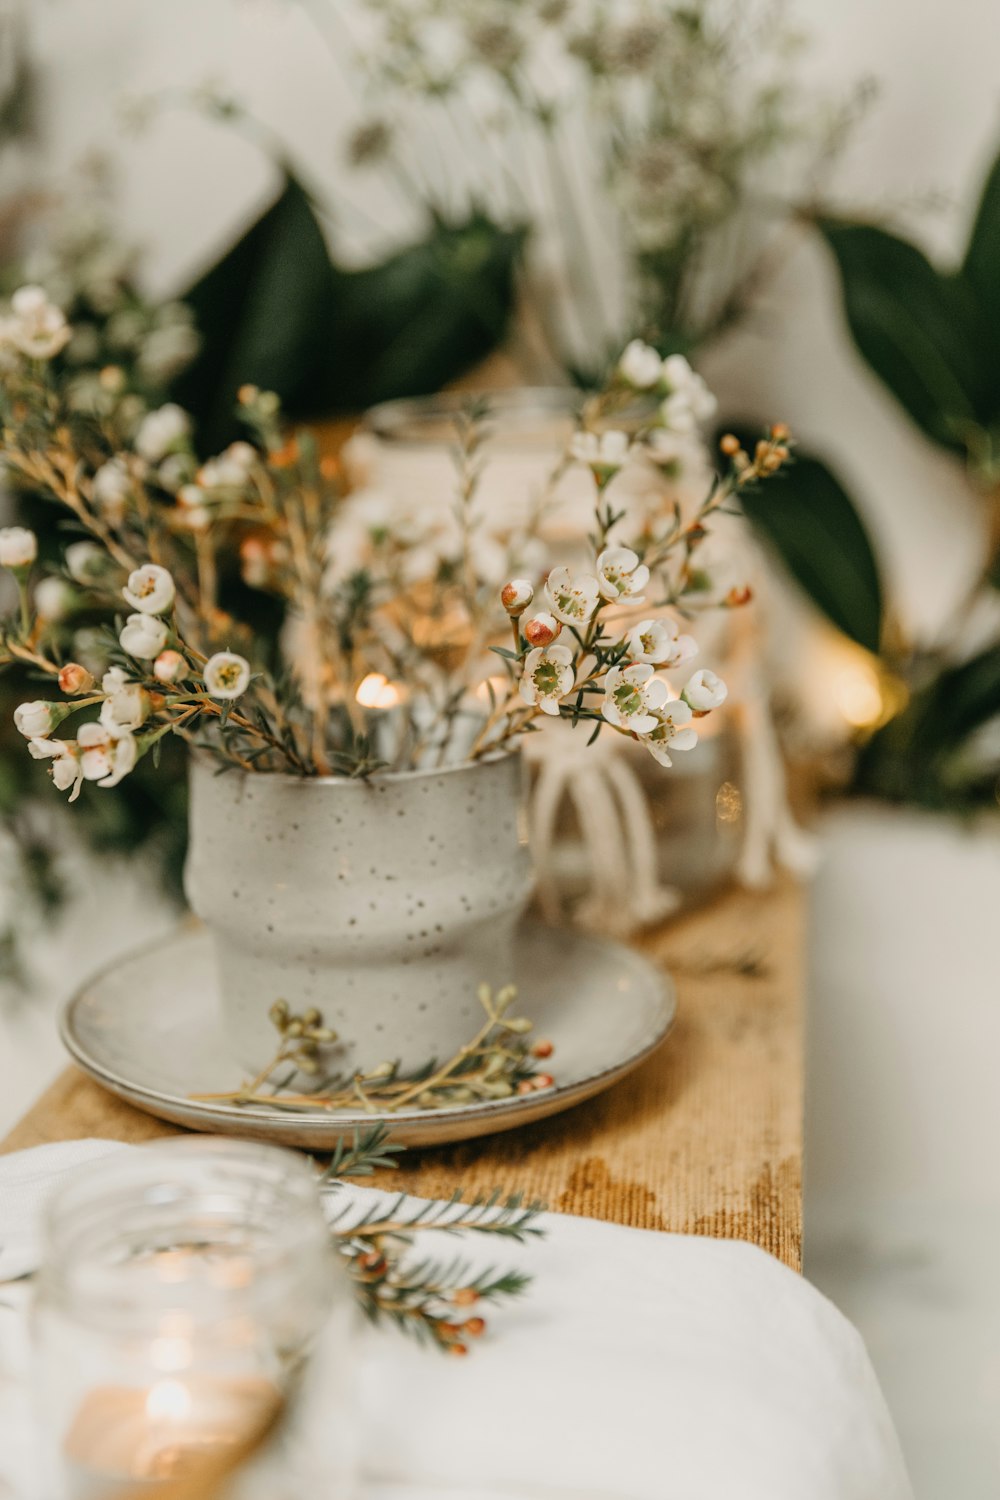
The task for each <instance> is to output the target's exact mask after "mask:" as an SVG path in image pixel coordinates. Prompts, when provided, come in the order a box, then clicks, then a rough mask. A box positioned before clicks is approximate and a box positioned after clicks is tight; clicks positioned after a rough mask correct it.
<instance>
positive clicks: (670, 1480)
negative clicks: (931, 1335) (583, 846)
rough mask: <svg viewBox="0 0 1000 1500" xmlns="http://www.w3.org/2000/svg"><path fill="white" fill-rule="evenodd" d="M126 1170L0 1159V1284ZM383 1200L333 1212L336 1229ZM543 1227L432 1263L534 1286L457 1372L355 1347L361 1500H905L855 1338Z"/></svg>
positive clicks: (724, 1286)
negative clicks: (75, 1196) (75, 1203)
mask: <svg viewBox="0 0 1000 1500" xmlns="http://www.w3.org/2000/svg"><path fill="white" fill-rule="evenodd" d="M141 1149H142V1148H141V1147H125V1146H115V1145H113V1144H111V1143H109V1142H105V1141H77V1142H72V1143H69V1144H66V1145H53V1146H44V1147H39V1148H36V1149H35V1150H32V1151H27V1152H22V1153H20V1154H16V1155H13V1156H10V1157H7V1158H4V1159H0V1244H2V1246H3V1250H2V1253H0V1254H2V1258H0V1278H2V1277H3V1276H9V1275H11V1274H24V1273H25V1272H27V1271H28V1270H30V1269H31V1268H32V1267H33V1265H34V1264H36V1263H37V1257H38V1234H37V1226H38V1214H39V1208H40V1205H41V1203H42V1202H43V1200H44V1197H45V1195H46V1194H47V1193H48V1192H50V1191H58V1186H59V1181H60V1179H61V1178H65V1177H66V1176H67V1175H68V1174H72V1173H75V1172H76V1171H78V1170H79V1169H80V1167H81V1166H82V1165H84V1164H85V1163H86V1162H87V1161H89V1160H92V1159H94V1158H96V1157H97V1156H99V1155H102V1154H104V1153H106V1152H107V1151H109V1150H141ZM377 1196H384V1195H378V1194H376V1193H375V1192H374V1191H373V1190H372V1189H364V1188H357V1187H355V1186H353V1185H352V1184H347V1185H345V1186H343V1187H342V1188H339V1189H337V1191H336V1194H335V1198H336V1203H337V1207H338V1209H340V1208H342V1207H343V1205H344V1203H345V1201H346V1200H347V1199H349V1200H350V1201H351V1202H356V1203H357V1205H358V1208H359V1210H360V1209H362V1207H363V1206H367V1205H370V1204H371V1202H372V1201H373V1199H374V1198H376V1197H377ZM544 1227H545V1230H546V1235H545V1238H544V1239H542V1240H540V1241H537V1242H531V1243H529V1244H527V1245H524V1246H518V1245H515V1244H512V1243H511V1244H508V1242H507V1241H503V1242H501V1243H498V1242H496V1241H493V1240H488V1239H487V1240H480V1241H478V1242H477V1241H475V1240H474V1239H472V1238H471V1237H469V1238H468V1239H465V1238H463V1240H462V1242H461V1244H460V1245H456V1242H455V1241H452V1240H448V1241H447V1242H446V1243H445V1245H444V1247H443V1248H444V1250H445V1251H446V1252H451V1253H454V1252H455V1251H456V1249H458V1250H460V1252H461V1254H462V1255H463V1256H464V1257H467V1258H468V1259H469V1260H470V1261H471V1262H472V1263H473V1264H474V1265H477V1266H482V1267H485V1266H486V1265H493V1266H496V1265H498V1264H503V1265H508V1264H511V1265H516V1266H519V1267H521V1268H523V1269H524V1270H526V1271H528V1272H530V1273H531V1274H532V1275H533V1276H534V1278H535V1279H534V1281H533V1282H532V1285H531V1287H530V1288H529V1291H528V1293H527V1295H526V1296H525V1297H523V1298H522V1299H521V1300H520V1301H518V1302H515V1303H513V1304H509V1305H508V1306H507V1307H505V1308H504V1309H502V1310H499V1309H498V1310H496V1311H494V1312H491V1313H489V1314H488V1320H489V1324H490V1332H489V1334H488V1335H487V1337H486V1338H484V1339H483V1340H482V1341H481V1342H480V1343H478V1344H476V1345H475V1346H474V1348H473V1350H472V1352H471V1354H470V1356H469V1357H468V1358H467V1359H464V1360H454V1359H447V1358H444V1357H442V1356H440V1355H438V1354H437V1353H435V1352H434V1351H432V1350H427V1349H424V1348H422V1347H418V1346H417V1345H415V1344H412V1343H410V1342H408V1341H405V1340H404V1339H403V1338H402V1337H401V1336H400V1335H398V1334H396V1333H394V1332H392V1331H388V1330H387V1331H385V1332H382V1331H379V1330H366V1331H365V1333H364V1335H363V1337H362V1340H361V1343H360V1346H359V1349H358V1351H357V1361H358V1387H359V1390H360V1399H361V1434H362V1436H361V1447H362V1451H363V1455H364V1462H365V1468H366V1471H367V1475H368V1478H367V1480H366V1482H365V1484H364V1486H363V1488H362V1494H363V1496H364V1500H397V1497H398V1500H404V1497H406V1496H409V1497H412V1500H423V1496H424V1494H425V1493H426V1495H427V1496H431V1495H433V1496H441V1497H447V1496H448V1495H450V1494H454V1495H456V1496H459V1495H461V1496H462V1497H463V1500H474V1496H476V1497H479V1496H481V1497H482V1500H500V1497H502V1496H504V1495H510V1496H514V1495H517V1496H519V1497H522V1500H545V1497H549V1500H551V1497H553V1496H565V1497H573V1500H806V1497H808V1500H912V1492H911V1489H910V1486H909V1482H908V1480H907V1477H906V1473H905V1469H904V1465H903V1461H902V1458H901V1455H900V1451H899V1446H898V1443H897V1440H896V1436H895V1433H894V1431H893V1427H892V1423H891V1420H890V1418H889V1415H888V1412H887V1410H886V1407H885V1404H884V1402H883V1399H882V1396H881V1393H880V1391H879V1389H878V1385H877V1382H876V1379H875V1376H874V1373H873V1371H872V1368H871V1365H870V1364H869V1361H868V1357H867V1354H866V1352H865V1349H864V1346H863V1344H862V1342H861V1340H860V1338H859V1337H858V1335H857V1333H856V1332H855V1331H854V1329H853V1328H852V1327H851V1325H850V1324H849V1323H847V1321H846V1320H845V1319H844V1318H843V1317H842V1316H841V1315H840V1314H839V1313H838V1312H837V1310H836V1309H835V1308H834V1307H833V1305H832V1304H831V1303H829V1302H828V1301H826V1299H825V1298H824V1297H822V1296H821V1295H820V1294H819V1293H818V1292H817V1291H816V1290H815V1289H814V1288H813V1287H811V1286H810V1285H809V1284H808V1283H807V1282H805V1281H803V1280H802V1279H801V1278H800V1277H799V1276H797V1275H795V1273H794V1272H792V1271H790V1270H788V1269H787V1268H786V1267H785V1266H783V1265H781V1264H780V1263H779V1262H778V1261H777V1260H775V1259H773V1258H772V1257H771V1256H769V1255H767V1254H766V1253H765V1252H764V1251H762V1250H758V1249H756V1248H755V1247H754V1246H751V1245H745V1244H740V1243H737V1242H733V1241H724V1240H709V1239H701V1238H696V1237H694V1236H687V1235H671V1234H662V1233H658V1232H655V1231H652V1230H641V1229H626V1228H622V1227H620V1226H618V1225H612V1224H602V1223H597V1222H595V1221H593V1220H590V1219H579V1218H571V1217H569V1216H566V1215H561V1214H548V1215H546V1216H545V1219H544ZM422 1248H423V1249H424V1250H426V1249H427V1248H429V1246H428V1244H427V1242H426V1241H425V1243H424V1244H423V1246H421V1243H420V1239H419V1237H418V1242H417V1245H416V1253H418V1254H419V1253H420V1251H421V1249H422ZM441 1249H442V1247H441V1245H440V1244H439V1246H438V1252H439V1253H440V1251H441ZM25 1308H26V1290H25V1284H23V1283H22V1284H20V1285H19V1284H13V1285H6V1286H0V1351H2V1352H0V1437H2V1438H3V1441H0V1480H2V1479H4V1478H6V1479H7V1481H8V1483H9V1484H10V1486H11V1489H12V1491H13V1493H14V1494H15V1495H17V1496H24V1497H26V1500H35V1497H34V1496H32V1495H31V1492H30V1489H28V1488H26V1487H25V1484H24V1477H23V1476H24V1472H25V1471H24V1469H23V1468H22V1469H20V1471H18V1462H19V1460H23V1452H19V1449H18V1446H17V1445H16V1444H15V1443H12V1442H11V1443H9V1442H8V1441H7V1439H8V1438H10V1437H13V1436H14V1434H15V1424H18V1423H19V1424H20V1426H21V1427H22V1429H23V1426H24V1416H23V1404H22V1408H21V1416H20V1417H18V1415H17V1408H18V1403H19V1402H22V1403H23V1370H22V1376H21V1378H20V1379H19V1378H18V1366H19V1364H20V1363H21V1361H23V1359H24V1357H25V1354H26V1338H25ZM4 1375H5V1376H6V1380H3V1379H2V1377H3V1376H4ZM5 1470H6V1471H7V1472H5ZM469 1476H475V1478H474V1480H473V1481H472V1482H473V1484H474V1485H475V1486H477V1488H475V1490H472V1489H470V1481H469ZM2 1488H3V1486H2V1483H0V1490H2Z"/></svg>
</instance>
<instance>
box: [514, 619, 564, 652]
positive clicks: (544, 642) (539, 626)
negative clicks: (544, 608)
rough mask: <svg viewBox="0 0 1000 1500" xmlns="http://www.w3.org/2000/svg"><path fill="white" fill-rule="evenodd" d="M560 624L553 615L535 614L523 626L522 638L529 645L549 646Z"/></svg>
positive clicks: (560, 628)
mask: <svg viewBox="0 0 1000 1500" xmlns="http://www.w3.org/2000/svg"><path fill="white" fill-rule="evenodd" d="M561 630H562V626H561V625H560V623H559V621H558V620H557V619H556V617H555V615H550V614H547V613H543V614H540V615H535V616H534V618H533V619H531V620H529V621H528V623H527V625H525V627H524V632H523V634H524V639H525V640H526V641H527V642H528V645H529V646H551V644H552V642H553V641H554V640H555V638H556V636H557V635H558V634H559V632H560V631H561Z"/></svg>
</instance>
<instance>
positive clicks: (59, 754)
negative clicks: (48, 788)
mask: <svg viewBox="0 0 1000 1500" xmlns="http://www.w3.org/2000/svg"><path fill="white" fill-rule="evenodd" d="M28 751H29V753H30V755H31V757H32V759H33V760H51V762H52V765H51V766H50V767H49V771H50V774H51V776H52V781H53V783H54V785H55V787H56V789H57V791H60V792H68V791H70V789H71V788H72V795H71V797H70V799H69V800H70V801H71V802H75V801H76V799H77V797H78V796H79V795H80V786H81V784H82V782H83V767H82V766H81V764H80V756H79V754H78V752H77V747H76V745H75V744H74V743H73V742H71V741H67V740H47V739H35V740H29V741H28Z"/></svg>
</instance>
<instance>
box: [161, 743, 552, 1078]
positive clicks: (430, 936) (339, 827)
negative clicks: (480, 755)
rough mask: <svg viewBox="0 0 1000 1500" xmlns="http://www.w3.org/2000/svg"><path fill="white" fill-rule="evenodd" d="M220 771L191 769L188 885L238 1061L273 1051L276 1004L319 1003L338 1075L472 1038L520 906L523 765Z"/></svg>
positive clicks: (439, 1051) (505, 978)
mask: <svg viewBox="0 0 1000 1500" xmlns="http://www.w3.org/2000/svg"><path fill="white" fill-rule="evenodd" d="M216 770H217V767H216V764H215V762H213V761H207V760H204V759H201V758H195V759H193V761H192V767H191V842H190V849H189V853H188V862H187V867H186V870H185V887H186V890H187V895H188V900H189V901H190V903H191V906H192V908H193V909H194V911H195V912H196V913H197V914H198V916H200V917H202V918H203V920H204V921H205V922H206V923H207V924H208V926H209V927H210V928H211V931H212V935H213V940H214V947H215V954H216V960H217V964H218V969H219V981H220V990H221V994H222V1003H223V1008H224V1020H225V1025H226V1031H227V1035H228V1036H229V1038H230V1042H231V1045H232V1048H233V1051H234V1055H235V1056H236V1057H237V1058H238V1060H239V1061H240V1062H241V1063H242V1064H243V1065H244V1066H246V1067H250V1068H259V1067H261V1066H262V1065H263V1064H264V1062H266V1060H267V1058H268V1057H269V1056H270V1055H271V1053H272V1052H273V1050H274V1045H275V1040H276V1037H275V1032H274V1030H273V1028H272V1026H271V1025H270V1022H269V1021H268V1018H267V1013H268V1010H269V1008H270V1007H271V1005H272V1004H273V1003H274V1001H275V1000H277V999H284V1000H287V1001H288V1004H289V1005H290V1006H291V1008H292V1010H293V1011H298V1010H302V1009H305V1008H307V1007H308V1006H310V1005H316V1006H318V1007H319V1008H320V1010H322V1012H323V1015H324V1018H325V1020H326V1023H327V1024H328V1025H330V1026H333V1027H334V1028H335V1029H336V1030H337V1031H338V1033H339V1034H340V1037H341V1040H342V1046H340V1047H338V1049H337V1050H336V1053H335V1055H334V1056H333V1057H332V1059H331V1060H332V1061H336V1063H337V1064H338V1065H343V1066H347V1067H356V1066H374V1065H375V1064H377V1063H379V1062H382V1061H383V1060H384V1059H385V1058H387V1057H393V1058H395V1057H399V1058H401V1059H402V1061H403V1064H404V1066H416V1065H419V1064H421V1063H424V1062H426V1061H428V1060H429V1059H430V1058H431V1057H443V1056H446V1055H448V1054H450V1053H452V1052H453V1051H454V1050H455V1049H456V1048H457V1047H459V1046H460V1045H461V1044H462V1042H464V1041H467V1040H468V1038H469V1035H470V1017H475V1015H476V1014H477V1013H478V1009H479V1008H478V1003H477V1002H476V999H475V995H476V989H477V987H478V986H479V985H480V984H481V983H482V982H483V981H484V980H485V981H486V982H487V983H489V984H491V985H493V986H494V987H498V986H499V985H502V984H505V983H507V982H509V980H510V979H511V978H512V976H513V974H514V962H513V957H514V938H515V929H516V927H517V924H518V922H519V920H520V918H521V916H522V913H523V911H524V908H525V905H526V904H527V901H528V898H529V896H530V893H531V884H532V881H531V866H530V859H529V856H528V851H527V838H526V831H525V827H524V818H523V810H522V799H521V764H520V757H519V756H518V755H517V754H514V755H507V756H503V757H498V758H496V759H494V760H490V761H484V762H480V763H478V764H475V765H465V766H455V767H451V768H448V769H446V770H442V771H414V772H407V773H404V774H401V775H392V776H384V777H373V778H371V779H370V780H369V781H367V782H365V781H352V780H348V779H346V778H341V777H317V778H312V779H302V778H298V777H294V776H267V775H263V774H262V775H253V774H250V773H244V772H239V771H231V772H228V773H227V774H226V775H225V776H218V775H217V774H216ZM429 851H433V854H434V856H435V857H434V858H433V859H431V858H430V855H429Z"/></svg>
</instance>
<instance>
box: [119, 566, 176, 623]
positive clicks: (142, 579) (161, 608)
mask: <svg viewBox="0 0 1000 1500" xmlns="http://www.w3.org/2000/svg"><path fill="white" fill-rule="evenodd" d="M176 593H177V591H176V589H175V587H174V580H173V578H172V577H171V575H170V572H169V571H168V569H166V568H161V567H160V566H159V564H158V563H145V564H144V565H143V566H142V567H141V568H136V569H135V571H134V572H133V573H130V574H129V576H128V583H127V584H126V585H125V587H124V588H123V589H122V594H123V595H124V596H125V602H126V604H131V606H132V608H133V609H137V610H138V611H139V612H140V614H144V615H165V614H166V613H167V611H168V610H170V609H171V608H172V607H173V603H174V599H175V597H176Z"/></svg>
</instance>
